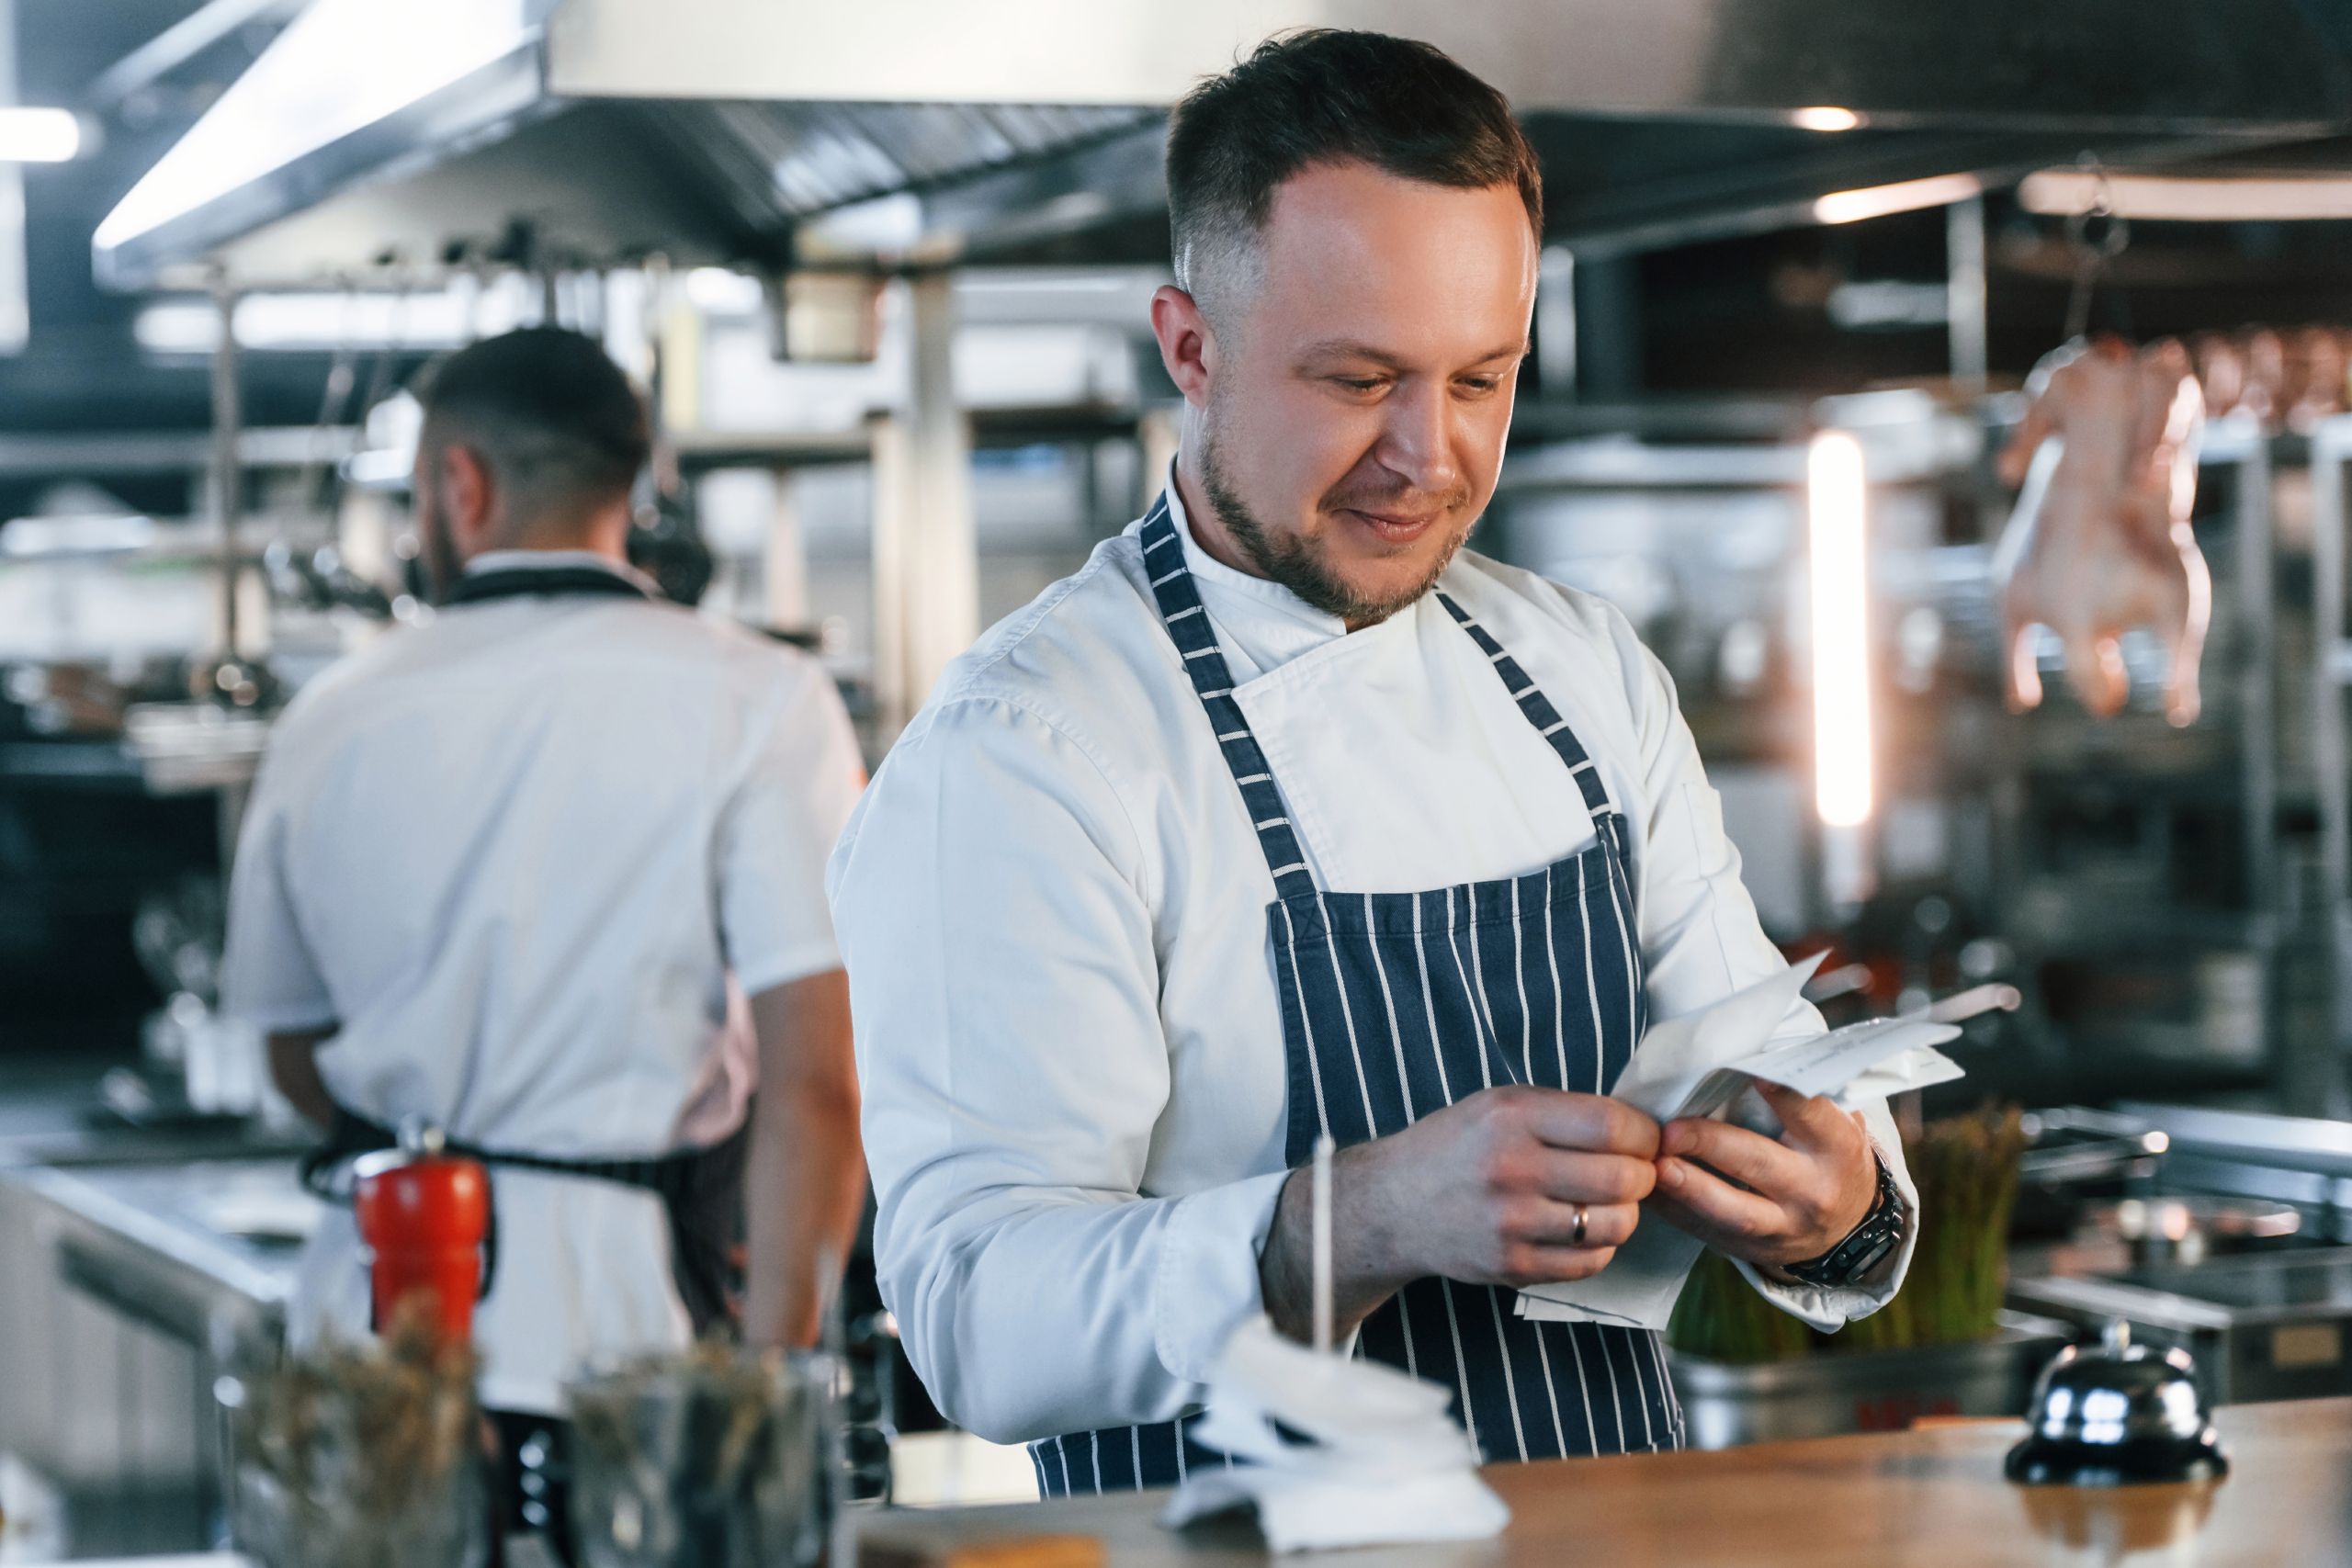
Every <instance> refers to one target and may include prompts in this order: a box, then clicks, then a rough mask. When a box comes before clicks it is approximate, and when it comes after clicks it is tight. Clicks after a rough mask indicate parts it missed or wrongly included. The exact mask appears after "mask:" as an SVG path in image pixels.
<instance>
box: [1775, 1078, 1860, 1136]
mask: <svg viewBox="0 0 2352 1568" xmlns="http://www.w3.org/2000/svg"><path fill="white" fill-rule="evenodd" d="M1756 1091H1757V1092H1758V1094H1760V1095H1762V1096H1763V1097H1764V1103H1765V1104H1767V1105H1769V1106H1770V1107H1771V1108H1772V1114H1773V1115H1775V1116H1778V1117H1779V1118H1780V1119H1781V1127H1783V1128H1784V1129H1786V1131H1787V1134H1788V1143H1789V1145H1790V1146H1791V1147H1792V1148H1797V1149H1806V1150H1832V1151H1842V1150H1844V1149H1846V1148H1848V1147H1850V1146H1851V1145H1852V1144H1853V1142H1854V1140H1855V1139H1857V1138H1860V1137H1861V1136H1862V1135H1863V1134H1862V1128H1861V1122H1860V1120H1859V1119H1858V1118H1857V1117H1856V1116H1855V1114H1854V1112H1852V1111H1849V1110H1847V1109H1846V1108H1845V1107H1844V1106H1842V1105H1839V1104H1838V1102H1837V1101H1836V1100H1831V1099H1830V1098H1828V1097H1827V1096H1826V1095H1806V1094H1799V1093H1798V1092H1797V1091H1796V1090H1795V1089H1786V1088H1783V1087H1782V1086H1781V1085H1779V1084H1776V1083H1767V1082H1766V1081H1764V1080H1763V1079H1762V1078H1758V1079H1757V1080H1756Z"/></svg>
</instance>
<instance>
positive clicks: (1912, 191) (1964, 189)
mask: <svg viewBox="0 0 2352 1568" xmlns="http://www.w3.org/2000/svg"><path fill="white" fill-rule="evenodd" d="M1984 194H1985V182H1984V181H1983V180H1980V179H1978V178H1977V177H1976V176H1975V175H1931V176H1929V177H1928V178H1927V179H1924V180H1903V181H1900V182H1898V183H1896V184H1894V185H1891V186H1864V187H1863V188H1861V189H1860V190H1839V191H1832V192H1830V193H1829V194H1828V195H1827V196H1825V197H1822V198H1821V199H1820V200H1818V201H1816V202H1815V203H1814V204H1813V217H1814V221H1815V222H1816V223H1859V222H1860V221H1861V220H1863V219H1865V218H1884V217H1887V216H1889V215H1891V214H1893V213H1897V212H1917V211H1918V210H1919V209H1922V208H1927V207H1950V206H1951V204H1952V203H1953V202H1955V201H1966V200H1967V199H1968V198H1969V197H1975V196H1982V195H1984Z"/></svg>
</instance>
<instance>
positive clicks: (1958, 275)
mask: <svg viewBox="0 0 2352 1568" xmlns="http://www.w3.org/2000/svg"><path fill="white" fill-rule="evenodd" d="M1944 267H1945V280H1944V303H1945V314H1946V316H1947V317H1948V318H1949V321H1950V331H1951V378H1952V380H1953V381H1954V382H1956V383H1957V384H1958V386H1959V389H1961V390H1962V391H1966V392H1982V391H1983V390H1984V389H1985V378H1986V377H1987V376H1988V375H1989V374H1990V373H1991V368H1992V365H1991V359H1990V352H1991V351H1990V349H1989V348H1988V346H1987V328H1986V321H1985V318H1986V299H1985V198H1984V197H1981V196H1972V197H1969V198H1968V199H1967V200H1966V201H1955V202H1953V203H1952V204H1951V206H1950V207H1947V208H1945V209H1944Z"/></svg>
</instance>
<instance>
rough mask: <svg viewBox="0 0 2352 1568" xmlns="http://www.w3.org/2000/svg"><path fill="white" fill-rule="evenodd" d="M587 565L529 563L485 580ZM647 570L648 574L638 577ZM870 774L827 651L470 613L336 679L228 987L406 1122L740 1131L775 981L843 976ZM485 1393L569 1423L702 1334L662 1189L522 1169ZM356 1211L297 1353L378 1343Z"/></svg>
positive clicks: (276, 770)
mask: <svg viewBox="0 0 2352 1568" xmlns="http://www.w3.org/2000/svg"><path fill="white" fill-rule="evenodd" d="M506 566H522V567H531V566H571V567H576V566H588V567H594V568H597V569H599V570H614V571H622V572H626V569H624V568H620V567H617V566H616V565H613V564H612V563H610V562H607V561H605V559H604V558H601V557H598V556H595V555H593V554H587V553H584V552H573V551H528V552H523V551H516V552H499V553H496V554H492V555H485V556H481V557H479V558H476V559H475V561H474V562H473V563H472V565H471V567H470V569H469V570H475V571H480V570H491V569H494V568H500V567H506ZM628 575H629V576H630V577H631V578H632V579H633V580H636V581H639V582H640V584H642V582H643V580H642V579H639V578H636V574H634V573H628ZM862 779H863V769H862V764H861V761H860V759H859V756H858V752H857V747H856V741H855V739H854V736H853V735H852V733H851V731H850V727H849V720H848V716H847V715H846V714H845V713H844V712H843V710H842V704H841V699H840V697H839V696H838V694H836V693H835V691H834V689H833V686H832V682H831V681H830V680H829V679H828V678H827V676H826V674H825V672H824V671H823V670H822V669H821V668H820V666H819V665H818V664H817V662H816V661H815V660H812V659H810V658H809V657H808V656H806V655H805V654H802V653H799V652H797V650H794V649H788V648H785V647H782V646H780V645H777V644H775V643H773V642H771V641H769V640H767V639H765V638H763V637H758V636H756V635H754V634H752V633H751V632H749V631H746V630H743V629H741V628H739V627H735V626H720V625H715V624H713V623H711V622H708V621H705V620H702V619H700V618H698V617H696V616H695V615H691V614H689V613H687V612H685V611H684V610H681V609H678V608H676V607H675V606H672V605H664V604H650V603H645V602H641V601H637V600H631V599H623V598H617V597H602V596H598V597H581V596H571V597H537V598H533V597H522V598H507V599H497V600H491V601H485V602H483V603H481V604H457V605H453V606H451V607H449V608H447V609H445V610H443V611H442V612H441V614H440V615H438V617H437V618H436V619H435V621H434V622H433V624H432V625H431V626H426V627H424V628H421V629H418V630H413V631H405V632H400V633H396V634H394V635H392V636H390V637H387V638H385V639H384V640H383V641H381V642H379V643H378V644H377V645H376V646H374V647H373V648H371V649H368V650H367V651H365V652H363V653H360V654H358V655H356V656H355V657H354V658H352V659H350V660H345V662H344V663H342V664H340V665H338V666H337V667H335V668H334V670H332V671H328V672H327V673H326V674H325V675H323V676H322V677H321V678H320V679H319V680H317V681H315V682H312V683H311V685H310V686H309V687H307V688H305V689H304V690H303V692H302V693H301V694H300V696H299V697H297V698H296V700H295V701H294V703H293V704H292V705H290V706H289V707H288V709H287V712H286V714H285V716H283V717H282V718H281V719H280V720H279V721H278V723H277V728H276V729H275V731H274V732H273V733H272V735H271V738H270V747H269V753H268V756H267V759H266V761H265V764H264V766H263V769H262V773H261V777H260V780H259V783H258V784H257V786H256V788H255V791H254V799H253V804H252V807H251V808H250V810H249V812H248V814H247V817H246V819H245V826H244V829H243V839H242V841H241V843H240V846H239V850H238V854H237V863H236V870H235V874H234V878H233V885H232V894H231V907H230V931H229V949H228V955H227V960H226V968H225V972H224V975H223V977H222V990H223V994H224V997H225V1002H226V1006H227V1008H228V1010H230V1011H232V1012H233V1013H235V1014H237V1015H239V1016H241V1017H243V1018H246V1019H250V1020H251V1021H254V1023H255V1024H257V1025H259V1026H260V1027H262V1028H264V1029H266V1030H274V1031H297V1030H304V1029H311V1028H316V1027H321V1026H324V1025H328V1024H334V1025H337V1026H339V1027H338V1028H337V1030H336V1032H335V1034H334V1037H333V1038H332V1039H331V1040H329V1041H328V1042H326V1043H324V1044H323V1045H322V1047H321V1048H320V1050H319V1054H318V1062H319V1070H320V1073H321V1075H322V1077H324V1079H325V1080H326V1085H327V1088H328V1089H329V1091H330V1092H332V1093H333V1094H334V1098H335V1100H337V1101H338V1102H339V1103H340V1104H342V1105H344V1106H345V1108H347V1109H349V1110H351V1111H355V1112H356V1113H358V1114H360V1115H363V1116H366V1117H368V1118H369V1119H370V1120H372V1121H375V1122H380V1123H383V1124H385V1125H397V1124H398V1123H399V1122H401V1120H402V1119H403V1118H405V1117H408V1116H412V1115H419V1116H424V1117H427V1118H429V1119H431V1120H432V1121H434V1122H438V1123H439V1124H440V1125H441V1126H443V1127H444V1128H445V1129H446V1130H447V1132H448V1134H450V1136H451V1137H453V1138H456V1139H459V1140H462V1141H465V1142H468V1143H471V1144H475V1145H480V1146H483V1147H491V1148H498V1149H504V1150H511V1151H515V1152H522V1153H531V1154H539V1155H549V1156H563V1157H595V1156H642V1155H650V1154H660V1153H663V1152H667V1151H673V1150H677V1149H681V1148H692V1147H702V1146H707V1145H710V1144H713V1143H716V1142H718V1141H719V1140H720V1139H722V1138H724V1137H726V1136H727V1135H728V1134H730V1133H732V1132H733V1131H735V1130H736V1129H737V1128H739V1127H740V1126H741V1124H742V1121H743V1117H744V1112H745V1102H746V1099H747V1097H748V1095H749V1093H750V1090H751V1089H752V1078H753V1074H754V1071H755V1066H756V1062H757V1053H756V1047H755V1043H754V1042H753V1040H752V1032H751V1023H750V1017H749V1013H748V1010H747V1009H746V1008H745V1006H744V1002H743V998H744V997H745V996H746V995H749V994H752V993H756V992H759V991H763V990H766V989H768V988H769V987H775V986H779V985H783V984H785V983H786V982H788V981H792V980H797V979H800V978H804V977H806V976H810V975H815V974H820V973H822V972H823V971H826V970H829V969H832V968H836V967H838V966H839V964H840V956H839V953H838V952H837V950H836V948H835V946H834V943H833V936H832V926H831V919H830V918H829V916H828V914H827V911H826V908H825V903H824V895H823V888H822V867H823V864H824V858H825V855H826V853H827V852H828V851H829V850H831V847H832V843H833V840H834V838H835V836H836V835H837V834H838V833H839V831H840V829H841V827H842V822H843V821H844V820H845V819H846V818H847V817H848V815H849V811H850V807H851V806H852V804H853V802H854V800H855V798H856V795H857V791H858V788H859V786H860V784H861V782H862ZM492 1180H493V1187H494V1190H495V1192H496V1201H497V1206H498V1224H499V1237H498V1240H499V1258H498V1269H497V1275H496V1279H495V1281H494V1288H493V1289H492V1292H491V1293H490V1295H489V1297H488V1298H487V1299H486V1300H485V1301H483V1302H482V1303H481V1306H480V1307H479V1309H478V1310H477V1313H476V1316H475V1337H476V1341H477V1345H478V1347H479V1348H480V1349H481V1353H482V1356H483V1359H484V1366H483V1374H482V1382H481V1391H482V1400H483V1403H484V1404H487V1405H489V1406H490V1407H492V1408H493V1409H503V1410H518V1411H532V1412H539V1413H546V1414H554V1413H558V1412H560V1409H561V1400H560V1382H562V1380H564V1379H565V1378H566V1377H568V1376H570V1375H571V1373H572V1372H573V1371H575V1370H577V1367H578V1365H579V1363H581V1362H582V1360H583V1359H592V1358H595V1357H599V1356H602V1355H605V1354H606V1353H612V1352H628V1351H636V1350H645V1349H652V1348H664V1347H677V1346H684V1345H685V1344H687V1343H689V1342H690V1340H691V1337H692V1335H691V1329H690V1325H689V1322H688V1318H687V1314H686V1311H685V1308H684V1305H683V1303H681V1302H680V1301H679V1299H678V1295H677V1292H676V1289H675V1287H674V1286H673V1283H672V1280H671V1272H670V1235H669V1230H668V1222H667V1218H666V1216H665V1214H664V1213H663V1212H662V1205H661V1202H660V1201H659V1200H657V1199H656V1198H654V1197H653V1196H652V1195H651V1194H650V1193H646V1192H640V1191H637V1190H630V1189H628V1188H624V1187H620V1186H616V1185H614V1184H612V1183H608V1182H605V1181H594V1180H585V1179H578V1178H569V1177H560V1176H550V1175H544V1174H539V1173H535V1172H530V1171H522V1170H506V1169H501V1170H498V1171H496V1172H495V1173H493V1178H492ZM367 1324H368V1282H367V1278H366V1273H365V1270H364V1268H363V1267H362V1264H361V1262H360V1254H359V1249H358V1240H357V1236H356V1233H355V1231H354V1228H353V1225H352V1223H351V1217H350V1215H349V1214H348V1213H345V1212H337V1213H330V1214H329V1215H328V1216H327V1219H326V1221H325V1222H324V1224H323V1225H322V1229H321V1231H320V1233H319V1234H318V1235H316V1236H315V1237H314V1238H313V1239H312V1241H311V1245H310V1247H309V1249H308V1251H307V1252H306V1253H305V1255H304V1258H303V1260H302V1265H301V1273H300V1284H299V1286H298V1290H297V1293H296V1298H295V1301H294V1303H293V1309H292V1321H291V1323H290V1325H289V1326H290V1328H291V1331H292V1333H293V1335H294V1337H295V1338H296V1339H297V1341H298V1342H302V1341H308V1340H310V1339H312V1338H314V1337H318V1336H319V1335H321V1334H322V1333H328V1332H334V1333H338V1334H341V1335H343V1336H345V1337H349V1336H353V1335H356V1334H358V1333H361V1332H363V1331H364V1330H365V1329H366V1327H367Z"/></svg>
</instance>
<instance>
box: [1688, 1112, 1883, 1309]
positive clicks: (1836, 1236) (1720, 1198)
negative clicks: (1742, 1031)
mask: <svg viewBox="0 0 2352 1568" xmlns="http://www.w3.org/2000/svg"><path fill="white" fill-rule="evenodd" d="M1756 1088H1757V1089H1758V1092H1760V1093H1761V1094H1762V1095H1763V1097H1764V1101H1765V1103H1766V1104H1768V1105H1770V1107H1771V1108H1772V1112H1773V1114H1774V1115H1776V1116H1778V1117H1779V1118H1780V1119H1781V1126H1782V1128H1783V1129H1785V1130H1784V1132H1783V1133H1782V1134H1781V1137H1780V1138H1778V1139H1773V1138H1768V1137H1765V1136H1764V1135H1763V1134H1760V1133H1751V1132H1749V1131H1748V1130H1747V1129H1746V1128H1745V1127H1735V1126H1733V1125H1731V1124H1730V1123H1729V1122H1715V1121H1709V1120H1703V1119H1689V1120H1684V1121H1680V1122H1668V1123H1667V1126H1666V1129H1665V1132H1664V1134H1663V1135H1662V1136H1661V1137H1660V1138H1659V1140H1658V1160H1657V1188H1656V1189H1655V1190H1653V1192H1652V1193H1651V1196H1650V1207H1652V1208H1653V1209H1655V1210H1656V1211H1657V1213H1658V1216H1659V1217H1660V1218H1662V1219H1664V1220H1666V1221H1668V1223H1669V1224H1673V1225H1674V1226H1675V1227H1676V1228H1677V1229H1679V1230H1683V1231H1687V1232H1689V1233H1690V1234H1691V1235H1694V1236H1697V1237H1698V1238H1699V1239H1700V1240H1701V1241H1703V1242H1705V1243H1706V1244H1707V1245H1708V1246H1709V1247H1713V1248H1714V1249H1715V1250H1716V1251H1717V1252H1721V1253H1724V1254H1725V1255H1726V1256H1728V1257H1732V1258H1740V1259H1743V1260H1745V1261H1747V1262H1749V1263H1754V1264H1757V1265H1759V1266H1768V1267H1769V1266H1775V1265H1781V1264H1787V1263H1803V1262H1805V1261H1807V1260H1808V1259H1811V1258H1818V1257H1820V1256H1821V1255H1822V1254H1823V1253H1825V1252H1827V1251H1828V1250H1829V1249H1830V1248H1832V1247H1836V1246H1837V1245H1838V1243H1839V1242H1841V1241H1843V1240H1845V1239H1846V1237H1847V1236H1848V1235H1851V1234H1852V1233H1853V1230H1854V1227H1855V1226H1857V1225H1859V1224H1861V1223H1862V1220H1863V1218H1864V1217H1865V1216H1866V1215H1868V1214H1869V1213H1870V1212H1871V1203H1872V1202H1873V1201H1875V1200H1876V1197H1877V1194H1878V1156H1877V1155H1876V1153H1875V1152H1874V1151H1873V1150H1872V1148H1871V1140H1870V1135H1869V1134H1867V1133H1865V1132H1863V1130H1862V1119H1861V1118H1860V1116H1859V1115H1857V1114H1855V1113H1853V1112H1851V1111H1845V1110H1843V1109H1841V1108H1839V1106H1838V1104H1837V1103H1836V1102H1835V1101H1834V1100H1827V1099H1815V1098H1810V1097H1808V1096H1805V1095H1802V1094H1799V1093H1797V1092H1796V1091H1795V1090H1794V1089H1782V1088H1781V1087H1780V1086H1779V1085H1778V1084H1769V1083H1763V1082H1760V1081H1759V1082H1758V1084H1757V1086H1756Z"/></svg>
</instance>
